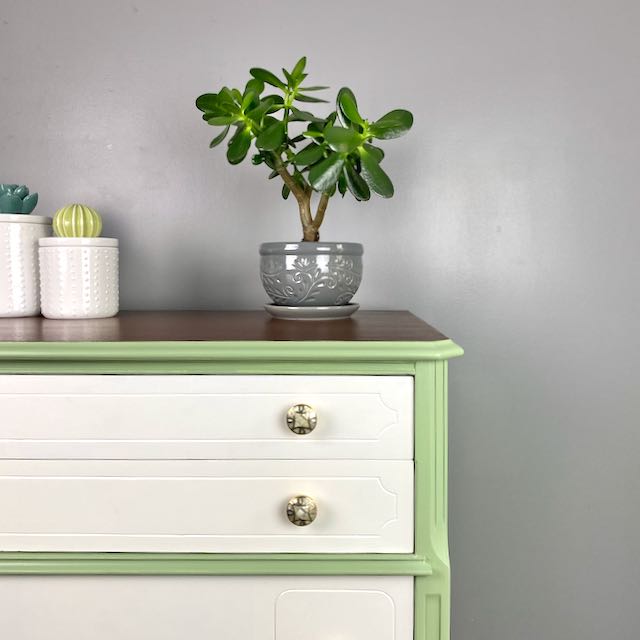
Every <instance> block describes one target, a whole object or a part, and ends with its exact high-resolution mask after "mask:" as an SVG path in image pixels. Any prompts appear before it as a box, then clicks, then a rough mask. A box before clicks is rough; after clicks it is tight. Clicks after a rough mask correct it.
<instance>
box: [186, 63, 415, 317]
mask: <svg viewBox="0 0 640 640" xmlns="http://www.w3.org/2000/svg"><path fill="white" fill-rule="evenodd" d="M305 68H306V58H301V59H300V60H299V61H298V62H297V63H296V64H295V66H294V67H293V69H291V71H287V70H286V69H282V73H283V77H278V76H277V75H276V74H274V73H272V72H271V71H267V70H266V69H261V68H253V69H251V70H250V72H249V73H250V75H251V79H250V80H249V81H248V82H247V83H246V85H245V88H244V90H243V91H241V90H239V89H233V88H228V87H222V89H220V90H219V91H218V92H217V93H206V94H204V95H201V96H200V97H199V98H198V99H197V100H196V106H197V108H198V109H199V110H200V111H202V112H203V116H202V117H203V119H204V120H205V121H206V122H207V123H208V124H210V125H213V126H215V127H219V128H220V129H221V130H220V132H219V133H218V134H217V135H216V137H215V138H214V139H213V140H212V141H211V144H210V145H209V146H210V147H216V146H218V145H219V144H221V143H222V142H223V141H224V140H225V139H226V138H227V137H228V136H229V134H230V133H231V136H230V138H229V140H228V143H227V159H228V161H229V162H230V163H231V164H238V163H240V162H242V161H243V160H244V159H245V158H246V156H247V155H248V154H249V151H250V149H251V146H252V145H253V146H255V153H254V154H252V158H251V160H252V162H253V164H255V165H260V164H264V165H265V166H266V167H267V168H268V170H269V178H270V179H271V178H278V177H279V178H280V179H281V180H282V182H283V185H282V191H281V193H282V197H283V198H284V199H285V200H286V199H287V198H289V197H290V196H291V195H293V197H294V198H295V200H296V202H297V205H298V211H299V216H300V222H301V225H302V240H301V241H299V242H268V243H265V244H263V245H261V247H260V254H261V263H260V266H261V278H262V283H263V285H264V288H265V290H266V292H267V294H268V295H269V297H270V298H271V299H272V300H273V302H274V305H267V307H268V310H269V311H270V312H272V313H274V314H277V315H280V316H284V317H287V316H290V317H322V316H345V315H349V314H350V313H352V312H353V311H354V310H355V308H357V305H350V304H348V303H349V301H350V300H351V298H352V297H353V295H354V294H355V292H356V290H357V288H358V286H359V285H360V280H361V278H362V252H363V250H362V245H360V244H357V243H352V242H320V227H321V225H322V222H323V220H324V217H325V214H326V211H327V206H328V204H329V200H330V198H331V197H332V196H334V195H335V194H337V193H338V194H340V195H341V196H343V197H344V195H345V194H346V193H350V194H351V195H352V196H353V197H354V198H355V199H356V200H358V201H365V200H368V199H369V198H370V196H371V194H372V193H375V194H377V195H379V196H382V197H383V198H390V197H391V196H393V184H392V182H391V180H390V179H389V177H388V176H387V174H386V173H385V172H384V170H383V169H382V168H381V166H380V164H381V162H382V160H383V158H384V152H383V151H382V149H380V148H379V147H378V146H377V143H378V141H379V140H389V139H391V138H397V137H399V136H401V135H403V134H404V133H406V132H407V131H408V130H409V129H410V128H411V126H412V124H413V116H412V115H411V113H410V112H409V111H406V110H404V109H396V110H394V111H390V112H389V113H387V114H386V115H383V116H382V117H381V118H379V119H377V120H375V121H372V122H371V121H369V120H367V119H365V118H364V117H363V116H362V115H361V114H360V111H359V108H358V104H357V102H356V98H355V96H354V94H353V92H352V91H351V90H350V89H348V88H347V87H343V88H342V89H340V91H339V92H338V94H337V99H336V108H335V110H334V111H331V112H330V113H329V114H328V115H323V116H319V115H315V114H313V113H311V112H309V111H308V110H306V109H302V108H301V103H302V104H318V103H324V102H327V101H326V100H322V99H320V98H317V97H315V96H314V95H311V94H313V93H314V92H316V91H321V90H324V89H327V88H328V87H319V86H306V84H305V80H306V78H307V74H306V73H305Z"/></svg>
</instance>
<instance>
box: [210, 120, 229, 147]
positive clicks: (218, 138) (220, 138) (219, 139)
mask: <svg viewBox="0 0 640 640" xmlns="http://www.w3.org/2000/svg"><path fill="white" fill-rule="evenodd" d="M227 133H229V125H227V126H226V127H225V128H224V129H223V130H222V133H219V134H218V135H217V136H216V137H215V138H214V139H213V140H212V141H211V142H210V143H209V149H213V147H217V146H218V145H219V144H220V143H221V142H222V141H223V140H224V139H225V138H226V137H227Z"/></svg>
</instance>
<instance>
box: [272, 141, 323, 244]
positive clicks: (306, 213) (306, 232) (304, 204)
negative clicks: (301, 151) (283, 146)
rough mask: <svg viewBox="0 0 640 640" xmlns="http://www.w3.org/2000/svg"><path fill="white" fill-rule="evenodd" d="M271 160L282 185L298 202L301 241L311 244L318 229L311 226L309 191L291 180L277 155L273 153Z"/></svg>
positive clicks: (291, 177)
mask: <svg viewBox="0 0 640 640" xmlns="http://www.w3.org/2000/svg"><path fill="white" fill-rule="evenodd" d="M273 159H274V163H275V167H276V171H277V172H278V173H279V174H280V177H281V178H282V179H283V181H284V183H285V184H286V185H287V187H289V189H290V191H291V193H292V194H293V195H294V197H295V199H296V200H297V201H298V209H299V210H300V222H301V223H302V234H303V240H309V241H311V242H313V241H315V240H316V237H317V235H318V229H317V228H316V227H315V226H314V224H313V217H312V216H311V190H310V189H305V188H303V187H301V186H300V185H299V184H298V183H297V182H296V181H295V180H294V178H293V176H292V175H291V174H290V173H289V172H288V171H287V168H286V167H285V166H284V164H283V163H282V158H281V157H280V155H279V154H277V153H274V154H273Z"/></svg>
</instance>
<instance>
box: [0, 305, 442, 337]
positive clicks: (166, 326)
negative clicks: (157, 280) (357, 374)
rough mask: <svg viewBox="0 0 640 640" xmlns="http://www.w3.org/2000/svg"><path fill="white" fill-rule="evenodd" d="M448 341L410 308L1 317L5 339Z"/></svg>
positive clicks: (127, 312) (0, 322)
mask: <svg viewBox="0 0 640 640" xmlns="http://www.w3.org/2000/svg"><path fill="white" fill-rule="evenodd" d="M446 339H447V338H446V336H444V335H443V334H442V333H440V332H439V331H437V330H436V329H434V328H433V327H431V326H429V325H428V324H426V323H425V322H423V321H422V320H420V319H419V318H417V317H416V316H414V315H413V314H411V313H409V312H408V311H358V312H357V313H356V314H355V315H354V316H352V317H351V318H348V319H345V320H328V321H314V322H301V321H291V320H276V319H273V318H271V317H270V316H269V315H268V314H267V313H266V312H264V311H122V312H120V314H118V315H117V316H116V317H115V318H106V319H102V320H47V319H46V318H41V317H38V318H0V341H2V342H145V341H178V342H182V341H213V342H215V341H229V340H265V341H271V340H300V341H307V340H309V341H310V340H338V341H401V342H402V341H410V342H414V341H427V342H431V341H434V340H446Z"/></svg>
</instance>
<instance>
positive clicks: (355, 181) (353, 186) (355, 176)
mask: <svg viewBox="0 0 640 640" xmlns="http://www.w3.org/2000/svg"><path fill="white" fill-rule="evenodd" d="M344 177H345V179H346V181H347V187H348V188H349V191H351V193H352V194H353V197H354V198H355V199H356V200H358V201H360V200H368V199H369V198H370V197H371V191H370V190H369V186H368V185H367V183H366V182H365V181H364V180H363V179H362V176H361V175H360V174H359V173H358V172H357V171H356V170H355V168H354V166H353V165H352V164H351V163H349V162H348V163H347V164H345V167H344Z"/></svg>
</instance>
